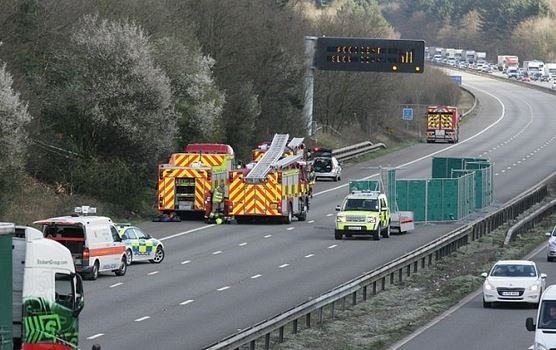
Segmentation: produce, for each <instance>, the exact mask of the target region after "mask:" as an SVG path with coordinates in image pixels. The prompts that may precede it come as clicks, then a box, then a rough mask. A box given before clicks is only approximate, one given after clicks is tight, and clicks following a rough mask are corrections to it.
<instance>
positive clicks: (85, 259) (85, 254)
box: [81, 248, 89, 266]
mask: <svg viewBox="0 0 556 350" xmlns="http://www.w3.org/2000/svg"><path fill="white" fill-rule="evenodd" d="M81 263H82V266H89V248H83V258H82V259H81Z"/></svg>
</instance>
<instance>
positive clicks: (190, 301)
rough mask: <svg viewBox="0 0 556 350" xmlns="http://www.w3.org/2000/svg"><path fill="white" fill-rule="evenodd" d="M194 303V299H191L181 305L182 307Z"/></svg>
mask: <svg viewBox="0 0 556 350" xmlns="http://www.w3.org/2000/svg"><path fill="white" fill-rule="evenodd" d="M194 301H195V300H193V299H189V300H186V301H182V302H181V303H180V305H187V304H191V303H192V302H194Z"/></svg>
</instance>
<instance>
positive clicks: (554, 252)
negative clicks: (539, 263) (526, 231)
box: [546, 226, 556, 261]
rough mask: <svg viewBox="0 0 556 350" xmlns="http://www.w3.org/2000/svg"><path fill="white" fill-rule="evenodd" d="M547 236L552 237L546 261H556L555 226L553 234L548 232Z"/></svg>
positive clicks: (549, 240)
mask: <svg viewBox="0 0 556 350" xmlns="http://www.w3.org/2000/svg"><path fill="white" fill-rule="evenodd" d="M546 235H547V236H548V237H550V238H549V239H548V247H547V248H548V249H547V251H546V261H554V259H555V258H556V226H554V228H553V229H552V232H547V233H546Z"/></svg>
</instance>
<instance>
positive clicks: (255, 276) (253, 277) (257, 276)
mask: <svg viewBox="0 0 556 350" xmlns="http://www.w3.org/2000/svg"><path fill="white" fill-rule="evenodd" d="M261 276H262V275H253V276H251V278H252V279H256V278H259V277H261Z"/></svg>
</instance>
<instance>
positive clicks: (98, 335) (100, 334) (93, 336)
mask: <svg viewBox="0 0 556 350" xmlns="http://www.w3.org/2000/svg"><path fill="white" fill-rule="evenodd" d="M103 335H104V333H99V334H95V335H91V336H90V337H87V340H93V339H96V338H100V337H102V336H103Z"/></svg>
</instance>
